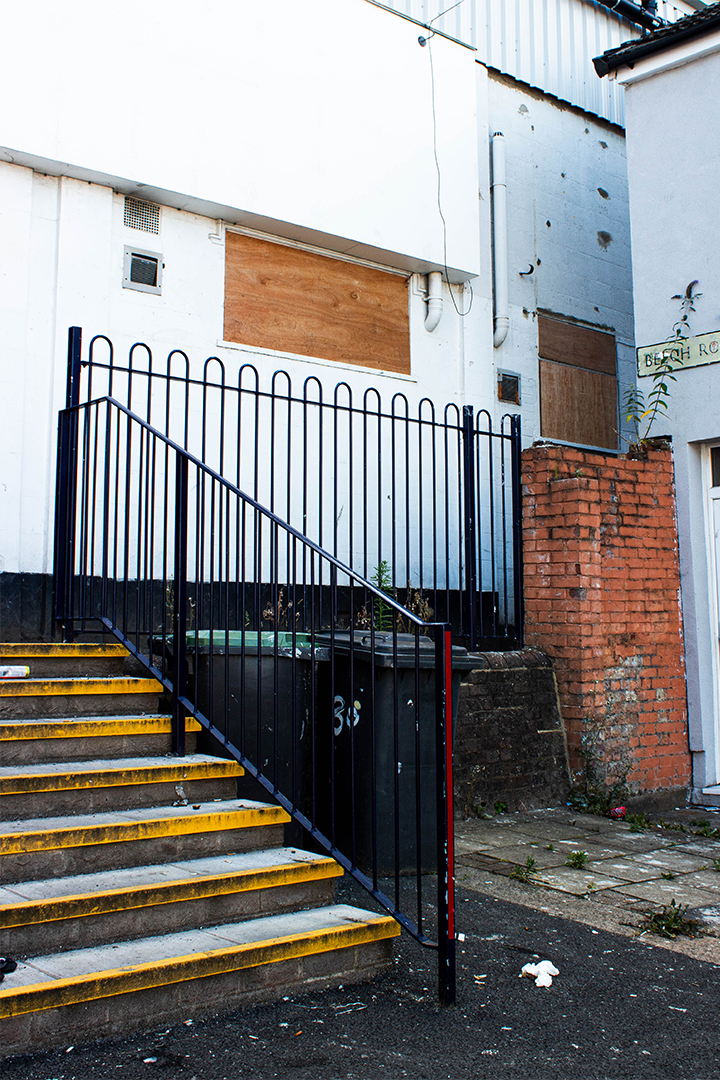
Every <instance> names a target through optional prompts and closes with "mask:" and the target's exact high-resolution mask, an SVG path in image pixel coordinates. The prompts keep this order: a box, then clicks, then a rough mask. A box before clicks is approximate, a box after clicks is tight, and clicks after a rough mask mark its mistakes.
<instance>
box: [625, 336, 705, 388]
mask: <svg viewBox="0 0 720 1080" xmlns="http://www.w3.org/2000/svg"><path fill="white" fill-rule="evenodd" d="M661 364H669V365H670V367H671V368H672V370H673V371H681V370H683V369H684V368H689V367H701V366H702V365H703V364H720V330H715V331H713V333H712V334H700V335H699V336H698V337H692V338H674V339H673V340H672V341H663V342H661V343H660V344H659V345H644V346H643V347H642V348H640V349H638V350H637V372H638V376H639V377H642V376H643V375H653V374H654V373H655V372H656V371H657V369H658V368H659V367H660V365H661Z"/></svg>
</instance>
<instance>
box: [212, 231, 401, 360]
mask: <svg viewBox="0 0 720 1080" xmlns="http://www.w3.org/2000/svg"><path fill="white" fill-rule="evenodd" d="M224 336H225V340H226V341H236V342H238V343H239V344H243V345H255V346H258V347H260V348H264V349H277V350H278V351H280V352H289V353H299V354H300V355H301V356H315V357H320V358H322V359H325V360H337V361H339V362H342V363H345V364H362V365H364V366H365V367H373V368H380V369H382V370H385V371H396V372H400V373H403V374H409V373H410V330H409V319H408V288H407V279H406V278H405V277H403V276H401V275H399V274H392V273H388V272H386V271H383V270H375V269H373V268H371V267H368V266H361V265H359V264H358V263H350V262H344V261H342V260H341V259H334V258H331V257H329V256H324V255H317V254H315V253H314V252H311V251H304V250H302V249H299V248H293V247H286V246H285V245H283V244H275V243H272V242H271V241H268V240H260V239H258V238H257V237H254V236H245V235H244V234H242V233H233V232H228V233H227V234H226V248H225V326H224Z"/></svg>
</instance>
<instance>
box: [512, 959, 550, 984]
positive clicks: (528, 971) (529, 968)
mask: <svg viewBox="0 0 720 1080" xmlns="http://www.w3.org/2000/svg"><path fill="white" fill-rule="evenodd" d="M559 974H560V972H559V970H558V969H557V968H556V967H555V965H554V964H553V962H552V961H551V960H541V961H540V962H539V963H538V964H526V965H525V967H524V968H523V969H522V971H521V972H520V978H521V979H522V978H523V977H526V978H528V979H534V980H535V985H536V986H552V981H553V975H559Z"/></svg>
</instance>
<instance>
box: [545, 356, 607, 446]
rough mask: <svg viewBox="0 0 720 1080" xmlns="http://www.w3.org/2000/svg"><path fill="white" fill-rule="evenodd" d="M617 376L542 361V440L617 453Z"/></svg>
mask: <svg viewBox="0 0 720 1080" xmlns="http://www.w3.org/2000/svg"><path fill="white" fill-rule="evenodd" d="M617 428H618V415H617V380H616V378H615V376H614V375H603V374H601V373H600V372H597V371H583V370H582V369H580V368H573V367H568V366H567V365H566V364H556V363H554V362H553V361H550V360H541V361H540V434H541V435H542V437H543V439H559V440H560V441H561V442H570V443H577V444H578V445H580V446H604V447H606V448H607V449H608V450H617V445H618V437H617Z"/></svg>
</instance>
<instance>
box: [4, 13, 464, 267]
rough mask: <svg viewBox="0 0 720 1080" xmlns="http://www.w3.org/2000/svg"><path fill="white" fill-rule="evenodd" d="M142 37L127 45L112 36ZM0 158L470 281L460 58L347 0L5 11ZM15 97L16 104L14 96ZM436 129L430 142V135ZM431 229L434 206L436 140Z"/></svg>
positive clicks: (452, 46)
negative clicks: (445, 270) (440, 200)
mask: <svg viewBox="0 0 720 1080" xmlns="http://www.w3.org/2000/svg"><path fill="white" fill-rule="evenodd" d="M123 27H125V28H129V27H141V28H142V32H141V33H139V34H137V33H134V32H133V33H132V34H130V35H128V34H126V33H124V32H122V28H123ZM4 33H5V38H6V40H7V41H14V42H29V41H32V45H33V48H32V79H31V80H29V79H28V66H27V53H26V51H25V50H24V49H22V48H16V49H8V50H6V56H5V58H4V61H3V64H2V67H1V68H0V94H1V95H2V99H3V100H4V101H6V102H9V101H12V102H13V106H12V108H11V109H9V108H8V109H5V110H3V113H2V117H1V118H0V148H2V150H0V157H1V158H3V159H4V160H6V161H11V162H13V163H15V164H24V165H30V166H33V167H36V168H39V169H41V170H42V171H46V172H50V173H55V174H58V173H61V174H63V175H70V176H74V177H77V178H80V179H85V180H94V181H97V182H100V183H106V184H109V185H110V186H113V187H115V188H117V189H118V190H125V191H132V192H133V193H137V194H138V195H141V196H144V197H146V198H149V199H151V200H153V199H155V200H156V201H160V202H163V203H169V204H170V205H175V206H177V207H179V208H181V209H189V210H194V211H196V212H199V213H202V214H204V215H208V216H212V217H222V218H224V219H225V220H227V221H232V222H235V223H240V224H243V225H247V226H251V227H254V228H259V229H265V230H267V231H269V232H274V233H277V234H279V235H283V236H288V237H289V238H290V239H303V240H306V241H308V242H314V243H318V244H320V245H321V246H322V244H323V243H327V244H328V246H331V247H333V248H334V249H336V250H340V251H344V252H346V253H348V254H353V255H356V256H362V257H367V258H372V259H375V260H376V261H380V262H385V263H389V264H390V265H395V266H398V265H400V266H402V267H403V268H408V269H410V270H413V269H418V270H421V269H426V270H427V269H428V268H430V266H432V267H434V268H439V267H440V266H442V265H443V264H444V263H445V262H447V264H448V266H449V267H451V268H453V270H455V271H456V272H457V274H456V277H457V279H458V280H460V279H462V278H464V277H468V276H471V275H472V274H474V273H477V270H478V254H479V253H478V246H477V231H476V229H475V228H474V227H473V226H474V223H475V221H476V217H475V206H476V190H477V166H476V157H475V150H474V128H475V115H474V63H473V61H474V56H473V53H472V51H471V50H469V49H466V48H464V47H463V46H461V45H458V44H456V43H453V42H451V41H448V40H446V39H444V38H438V39H437V40H434V41H433V44H432V60H433V64H434V75H435V95H434V110H435V117H436V127H435V132H434V130H433V120H432V114H433V100H432V88H431V66H430V55H429V50H428V49H427V48H424V49H423V48H421V47H420V45H419V44H418V41H417V33H416V30H415V27H414V26H413V25H412V24H411V23H409V22H407V21H406V20H403V19H398V18H397V17H396V16H395V15H393V14H391V13H388V12H386V11H383V10H381V9H380V8H378V7H376V6H374V5H372V4H367V3H364V2H362V0H304V2H303V3H302V5H298V4H297V2H296V0H275V2H274V3H272V4H227V3H223V2H222V0H208V2H207V3H205V4H203V6H202V8H198V7H197V5H194V4H193V5H191V4H190V3H189V2H188V0H181V2H180V3H177V2H170V0H155V2H154V3H153V4H151V5H147V4H143V5H141V4H139V3H137V2H135V3H132V2H131V3H129V4H127V5H125V7H124V8H123V11H122V16H120V15H119V14H118V11H117V9H116V8H114V7H112V6H110V5H106V4H97V3H93V2H92V0H79V2H78V3H76V4H75V5H74V7H73V16H72V20H70V19H68V17H67V13H66V12H63V11H61V10H60V9H59V8H58V6H57V5H56V4H53V3H51V2H50V0H39V2H38V3H35V4H32V5H15V6H13V7H12V8H11V9H9V10H8V11H7V12H6V13H5V24H4ZM18 87H23V92H22V93H18V92H17V90H18ZM434 134H435V139H434ZM434 142H435V144H436V148H437V154H438V158H439V161H440V165H441V169H442V172H443V187H444V200H445V206H444V211H445V217H446V221H447V235H446V237H444V235H443V229H442V226H441V222H440V219H439V215H438V212H437V197H436V187H437V177H436V169H435V146H434Z"/></svg>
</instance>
